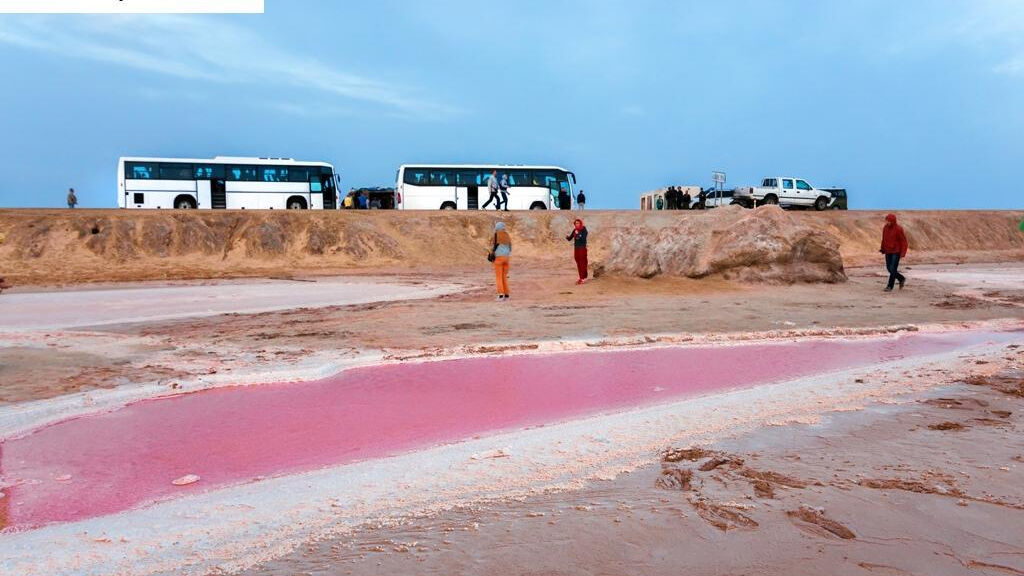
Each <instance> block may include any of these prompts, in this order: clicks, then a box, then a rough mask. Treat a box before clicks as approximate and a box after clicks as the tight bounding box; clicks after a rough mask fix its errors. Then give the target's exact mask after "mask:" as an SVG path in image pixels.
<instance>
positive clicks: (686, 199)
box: [679, 190, 693, 210]
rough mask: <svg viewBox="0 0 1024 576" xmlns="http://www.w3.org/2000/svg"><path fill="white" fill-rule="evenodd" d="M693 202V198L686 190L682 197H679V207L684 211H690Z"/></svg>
mask: <svg viewBox="0 0 1024 576" xmlns="http://www.w3.org/2000/svg"><path fill="white" fill-rule="evenodd" d="M691 202H693V198H692V197H691V196H690V193H689V192H687V191H685V190H684V191H683V194H682V196H680V197H679V207H680V208H682V209H683V210H689V209H690V203H691Z"/></svg>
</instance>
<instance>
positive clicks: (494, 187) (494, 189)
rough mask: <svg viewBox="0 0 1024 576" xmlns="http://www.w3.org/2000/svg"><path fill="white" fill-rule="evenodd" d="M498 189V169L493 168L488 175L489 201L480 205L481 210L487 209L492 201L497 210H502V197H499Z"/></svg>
mask: <svg viewBox="0 0 1024 576" xmlns="http://www.w3.org/2000/svg"><path fill="white" fill-rule="evenodd" d="M498 189H499V184H498V171H497V170H491V175H490V176H488V177H487V194H488V196H487V202H484V205H483V206H481V207H480V209H481V210H485V209H486V208H487V207H488V206H490V205H491V202H494V209H495V210H501V199H499V198H498Z"/></svg>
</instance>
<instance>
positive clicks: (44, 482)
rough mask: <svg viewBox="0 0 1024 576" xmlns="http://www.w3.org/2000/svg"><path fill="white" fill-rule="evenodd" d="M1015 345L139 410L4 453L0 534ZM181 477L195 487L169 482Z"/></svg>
mask: <svg viewBox="0 0 1024 576" xmlns="http://www.w3.org/2000/svg"><path fill="white" fill-rule="evenodd" d="M1014 339H1017V340H1019V339H1020V334H1019V333H1018V334H1013V333H991V332H987V333H981V332H968V333H950V334H935V335H925V334H909V335H904V336H901V337H898V338H876V339H867V340H853V341H841V340H818V341H807V342H795V343H784V344H751V345H739V346H723V347H691V348H663V349H652V350H635V351H603V352H587V353H567V354H557V355H533V356H515V357H505V358H475V359H466V360H450V361H440V362H430V363H423V364H399V365H390V366H377V367H370V368H360V369H353V370H348V371H346V372H343V373H342V374H339V375H337V376H334V377H331V378H327V379H325V380H320V381H317V382H306V383H283V384H272V385H260V386H250V387H232V388H221V389H216V390H210V391H205V392H198V393H194V394H186V395H182V396H175V397H171V398H165V399H159V400H150V401H144V402H139V403H136V404H132V405H130V406H127V407H125V408H123V409H120V410H116V411H114V412H110V413H105V414H99V415H94V416H87V417H82V418H77V419H73V420H68V421H65V422H62V423H59V424H56V425H53V426H49V427H46V428H42V429H40V430H38V431H36V432H34V433H32V434H30V435H28V436H25V437H23V438H19V439H14V440H9V441H6V442H3V443H0V479H2V480H3V481H4V482H6V483H7V484H13V486H11V487H8V488H5V489H3V490H2V492H4V493H6V497H4V498H0V528H7V529H11V528H13V529H31V528H34V527H38V526H41V525H44V524H47V523H53V522H69V521H75V520H81V519H85V518H92V517H96V516H102V515H107V514H112V513H116V512H121V511H124V510H127V509H131V508H135V507H138V506H143V505H146V504H147V503H151V502H154V501H157V500H161V499H166V498H170V497H175V496H180V495H186V494H193V493H196V492H198V491H205V490H210V489H213V488H218V487H223V486H227V485H231V484H236V483H239V482H249V481H253V479H255V478H257V477H260V476H271V475H279V474H287V473H296V472H302V471H308V470H312V469H317V468H321V467H324V466H331V465H338V464H345V463H351V462H354V461H358V460H367V459H373V458H381V457H385V456H389V455H394V454H398V453H402V452H406V451H411V450H415V449H419V448H424V447H429V446H434V445H438V444H443V443H451V442H457V441H460V440H464V439H467V438H470V437H473V436H476V435H480V434H488V433H494V432H498V431H507V430H515V429H520V428H523V427H529V426H537V425H541V424H550V423H555V422H559V421H565V420H569V419H573V418H579V417H582V416H586V415H592V414H598V413H608V412H614V411H621V410H624V409H629V408H633V407H637V406H644V405H650V404H657V403H664V402H667V401H672V400H679V399H684V398H687V397H693V396H697V395H704V394H708V393H713V392H720V391H724V390H729V389H736V388H743V387H751V386H755V385H758V384H764V383H768V382H774V381H779V380H785V379H791V378H796V377H801V376H809V375H813V374H818V373H822V372H827V371H830V370H837V369H844V368H853V367H859V366H868V365H872V364H875V363H879V362H886V361H891V360H898V359H902V358H908V357H911V356H920V355H926V354H936V353H944V352H951V351H955V350H958V349H961V348H965V347H968V346H971V345H975V344H980V343H984V342H988V341H993V340H994V341H1000V342H1002V341H1010V340H1014ZM186 474H198V475H199V476H200V477H201V478H202V480H201V481H200V482H198V483H196V484H192V485H190V486H187V487H176V486H173V485H172V484H171V481H172V480H174V479H176V478H179V477H181V476H184V475H186ZM68 476H70V479H68V478H67V477H68ZM58 478H60V479H61V480H58Z"/></svg>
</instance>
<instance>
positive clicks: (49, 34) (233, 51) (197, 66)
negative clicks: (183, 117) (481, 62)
mask: <svg viewBox="0 0 1024 576" xmlns="http://www.w3.org/2000/svg"><path fill="white" fill-rule="evenodd" d="M0 43H6V44H9V45H13V46H18V47H21V48H26V49H31V50H37V51H43V52H49V53H54V54H58V55H61V56H64V57H68V58H81V59H88V60H94V61H98V62H104V63H109V64H115V65H119V66H125V67H129V68H134V69H137V70H144V71H147V72H152V73H156V74H162V75H166V76H171V77H175V78H180V79H184V80H190V81H196V80H201V81H208V82H216V83H225V84H251V85H264V86H273V87H281V86H286V87H291V88H295V89H298V90H304V91H307V92H310V93H318V94H317V95H318V96H320V97H321V99H322V98H323V97H325V96H327V97H330V96H333V97H338V96H340V97H342V98H345V99H349V100H354V101H361V102H365V103H370V104H374V105H378V106H380V107H382V108H383V109H385V110H386V111H388V112H392V113H395V112H397V113H401V114H404V115H413V116H426V117H438V116H446V115H450V114H453V113H456V112H457V110H456V109H455V108H452V107H450V106H446V105H444V104H439V103H436V102H432V101H431V100H429V99H425V98H418V97H415V96H413V95H411V94H410V93H409V90H408V89H407V88H398V87H395V86H393V85H390V84H388V83H385V82H381V81H378V80H374V79H372V78H367V77H364V76H360V75H357V74H350V73H346V72H342V71H340V70H338V69H336V68H334V67H332V66H329V65H327V64H324V63H323V62H321V61H319V60H317V59H316V58H313V57H308V56H305V55H300V54H294V53H291V52H288V51H286V50H284V49H282V48H281V47H279V46H276V45H274V44H273V42H271V41H269V40H267V39H266V38H265V37H262V36H260V35H259V34H256V33H255V32H254V31H252V30H250V29H249V28H247V27H244V26H241V25H238V24H235V23H232V22H230V21H227V20H225V19H223V18H211V17H196V16H173V15H160V16H118V17H109V16H106V17H76V18H59V17H57V18H54V17H17V18H4V19H0Z"/></svg>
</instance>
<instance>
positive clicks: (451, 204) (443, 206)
mask: <svg viewBox="0 0 1024 576" xmlns="http://www.w3.org/2000/svg"><path fill="white" fill-rule="evenodd" d="M441 210H455V202H443V203H442V204H441Z"/></svg>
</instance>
